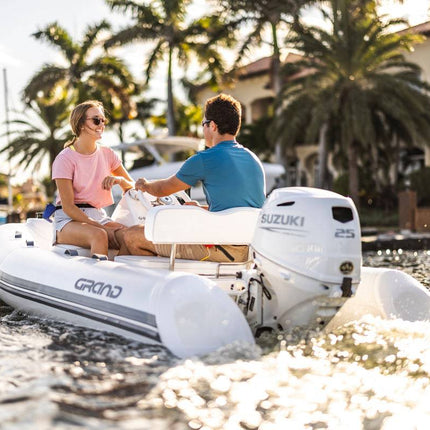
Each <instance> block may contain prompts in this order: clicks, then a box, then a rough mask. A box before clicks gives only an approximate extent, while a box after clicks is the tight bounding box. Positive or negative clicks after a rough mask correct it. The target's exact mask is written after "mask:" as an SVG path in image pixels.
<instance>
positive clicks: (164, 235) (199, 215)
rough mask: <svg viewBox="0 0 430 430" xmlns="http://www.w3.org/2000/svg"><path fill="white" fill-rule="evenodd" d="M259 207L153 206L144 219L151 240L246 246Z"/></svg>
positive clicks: (155, 241)
mask: <svg viewBox="0 0 430 430" xmlns="http://www.w3.org/2000/svg"><path fill="white" fill-rule="evenodd" d="M260 211H261V209H258V208H250V207H240V208H231V209H226V210H223V211H219V212H209V211H207V210H205V209H203V208H200V207H198V206H156V207H154V208H152V209H150V210H149V211H148V213H147V215H146V220H145V236H146V238H147V239H148V240H150V241H151V242H153V243H164V244H179V243H181V244H212V245H249V244H250V243H251V241H252V238H253V236H254V231H255V226H256V225H257V219H258V215H259V213H260Z"/></svg>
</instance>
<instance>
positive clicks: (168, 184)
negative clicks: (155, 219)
mask: <svg viewBox="0 0 430 430" xmlns="http://www.w3.org/2000/svg"><path fill="white" fill-rule="evenodd" d="M135 188H136V190H141V191H146V192H148V193H149V194H152V195H153V196H155V197H164V196H169V195H170V194H174V193H177V192H178V191H183V190H187V189H188V188H190V185H188V184H186V183H185V182H182V181H181V180H180V179H178V178H177V177H176V176H175V175H173V176H170V178H167V179H157V180H155V181H151V182H149V181H147V180H146V179H145V178H140V179H138V180H137V181H136V184H135Z"/></svg>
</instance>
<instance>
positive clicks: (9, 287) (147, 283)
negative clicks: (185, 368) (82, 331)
mask: <svg viewBox="0 0 430 430" xmlns="http://www.w3.org/2000/svg"><path fill="white" fill-rule="evenodd" d="M0 298H1V299H2V300H4V301H5V302H6V303H8V304H10V305H11V306H13V307H14V308H16V309H19V310H21V311H23V312H26V313H30V314H35V315H38V316H41V317H48V318H53V319H57V320H61V321H65V322H69V323H72V324H75V325H81V326H85V327H90V328H95V329H98V330H106V331H110V332H113V333H117V334H120V335H123V336H126V337H129V338H132V339H136V340H138V341H141V342H144V343H152V344H154V343H155V344H160V345H161V344H162V345H164V346H166V347H167V348H168V349H169V350H170V351H171V352H172V353H173V354H175V355H177V356H178V357H181V358H182V357H189V356H193V355H203V354H206V353H209V352H212V351H214V350H216V349H217V348H219V347H221V346H224V345H226V344H229V343H231V342H233V341H246V342H250V343H253V342H254V339H253V336H252V334H251V331H250V328H249V326H248V324H247V322H246V320H245V317H244V316H243V314H242V313H241V312H240V310H239V309H238V307H237V306H236V305H235V304H234V302H233V301H232V300H231V299H230V297H229V296H228V295H227V294H226V293H225V292H224V291H222V290H221V289H219V288H218V287H217V286H216V284H215V283H213V282H212V281H210V280H207V279H203V278H201V277H198V276H197V275H193V274H185V273H176V272H169V271H165V270H157V271H155V270H150V269H142V268H137V267H130V266H128V265H126V264H123V263H117V262H112V261H99V260H96V259H91V258H86V257H79V256H67V255H60V254H58V253H55V252H52V251H50V250H44V249H40V248H35V247H32V246H23V247H21V248H17V249H14V250H12V252H10V253H9V254H8V255H7V256H5V258H4V259H3V261H2V262H1V264H0Z"/></svg>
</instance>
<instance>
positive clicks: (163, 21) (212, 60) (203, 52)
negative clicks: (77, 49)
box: [105, 0, 224, 135]
mask: <svg viewBox="0 0 430 430" xmlns="http://www.w3.org/2000/svg"><path fill="white" fill-rule="evenodd" d="M106 3H107V4H108V5H109V6H110V7H111V8H112V10H118V11H123V12H127V11H130V12H131V13H132V17H133V19H134V24H133V25H132V26H130V27H128V28H125V29H123V30H121V31H119V32H118V33H117V34H115V35H114V36H112V37H111V38H110V39H109V40H108V41H107V42H106V43H105V46H106V47H111V46H116V45H126V44H129V43H132V42H136V41H150V42H154V43H155V46H154V48H153V49H152V51H151V53H150V55H149V58H148V61H147V66H146V72H145V74H146V83H148V82H149V81H150V79H151V77H152V76H153V73H154V70H155V69H156V66H157V65H158V64H159V62H161V61H162V60H165V59H166V58H167V126H168V130H169V135H174V134H175V120H174V112H173V110H174V109H173V107H174V100H173V83H172V76H173V73H174V72H173V67H174V60H176V61H177V62H178V63H179V64H180V65H182V66H184V67H185V68H186V67H187V66H188V65H189V63H190V60H191V54H195V55H196V58H197V60H198V61H199V62H200V64H203V65H204V69H205V70H206V71H209V70H210V71H211V73H217V71H218V70H224V64H223V60H222V58H221V56H220V54H219V53H218V52H217V50H216V49H214V48H212V47H211V46H209V45H208V40H209V38H210V35H211V33H216V32H218V31H219V29H220V25H221V24H220V21H219V19H218V17H217V16H209V17H205V18H201V19H196V20H194V21H192V22H191V23H189V24H186V8H187V6H188V5H189V4H190V0H170V1H160V2H152V3H151V4H149V5H147V4H141V3H139V2H137V1H133V0H106Z"/></svg>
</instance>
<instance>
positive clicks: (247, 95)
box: [197, 21, 430, 186]
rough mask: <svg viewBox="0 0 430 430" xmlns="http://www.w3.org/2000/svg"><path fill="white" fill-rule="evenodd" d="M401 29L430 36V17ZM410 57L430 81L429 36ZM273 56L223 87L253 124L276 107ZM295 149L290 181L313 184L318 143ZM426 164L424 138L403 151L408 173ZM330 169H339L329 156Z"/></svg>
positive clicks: (428, 152)
mask: <svg viewBox="0 0 430 430" xmlns="http://www.w3.org/2000/svg"><path fill="white" fill-rule="evenodd" d="M402 32H412V33H416V34H422V35H424V36H427V37H428V36H430V21H429V22H425V23H423V24H419V25H416V26H414V27H410V28H408V29H406V30H402ZM405 57H406V59H407V60H408V61H410V62H413V63H416V64H418V65H419V66H420V67H421V68H422V79H423V80H426V81H428V82H430V37H429V38H427V39H426V40H425V41H424V42H423V43H421V44H419V45H416V46H415V49H414V51H413V52H409V53H405ZM299 58H300V55H298V54H295V53H289V54H288V55H287V56H286V57H285V59H284V60H283V61H284V63H288V62H295V61H297V60H298V59H299ZM271 65H272V58H271V57H264V58H260V59H259V60H257V61H254V62H252V63H250V64H248V65H246V66H243V67H241V68H240V69H238V70H237V71H236V72H237V73H236V76H237V79H236V81H235V83H234V84H232V85H231V86H229V87H228V88H225V89H224V90H223V91H225V92H227V93H228V94H231V95H232V96H233V97H235V98H236V99H237V100H239V101H240V102H241V104H242V110H243V122H244V123H245V124H250V123H252V122H254V121H256V120H258V119H259V118H261V117H263V116H265V115H267V114H268V113H270V111H271V109H273V101H274V98H275V93H274V91H273V88H272V85H271V79H270V76H271V73H270V69H271ZM214 95H215V93H214V92H213V91H212V90H211V89H210V88H208V87H201V88H200V89H199V90H198V93H197V100H198V102H199V103H201V104H203V103H204V101H205V100H206V99H207V98H209V97H212V96H214ZM294 151H295V153H294V154H293V156H292V157H291V156H290V157H289V158H288V166H287V185H307V186H314V185H315V183H316V177H317V172H318V145H317V144H315V145H297V146H296V147H295V148H294ZM423 166H430V148H429V147H428V146H427V145H425V144H424V142H422V143H420V142H417V147H416V148H413V149H409V150H404V151H402V153H401V167H400V168H401V170H402V172H403V173H406V174H407V173H409V172H410V171H413V170H416V169H418V168H420V167H423ZM328 167H329V170H331V171H332V172H334V173H335V172H336V171H335V169H334V167H333V165H332V163H331V160H330V157H329V160H328Z"/></svg>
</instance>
